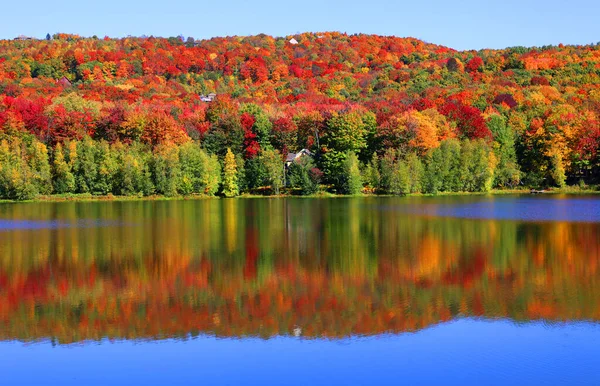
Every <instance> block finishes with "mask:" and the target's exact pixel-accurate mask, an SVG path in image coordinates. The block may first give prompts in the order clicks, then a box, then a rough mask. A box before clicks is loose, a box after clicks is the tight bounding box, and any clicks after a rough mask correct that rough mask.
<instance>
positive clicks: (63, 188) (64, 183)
mask: <svg viewBox="0 0 600 386" xmlns="http://www.w3.org/2000/svg"><path fill="white" fill-rule="evenodd" d="M52 181H53V185H54V191H55V192H56V193H59V194H64V193H73V192H74V191H75V177H74V176H73V173H71V167H70V166H69V164H68V163H67V162H66V161H65V157H64V154H63V147H62V145H61V144H60V143H58V144H57V145H56V147H55V148H54V160H53V161H52Z"/></svg>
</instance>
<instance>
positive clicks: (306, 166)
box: [287, 157, 319, 195]
mask: <svg viewBox="0 0 600 386" xmlns="http://www.w3.org/2000/svg"><path fill="white" fill-rule="evenodd" d="M287 179H288V183H289V186H290V187H291V188H294V189H299V190H300V193H301V194H302V195H309V194H315V193H317V192H318V191H319V181H318V178H317V173H316V170H315V164H314V162H313V161H312V159H311V158H310V157H302V158H300V159H299V160H298V161H296V162H292V164H291V165H290V166H289V168H288V172H287Z"/></svg>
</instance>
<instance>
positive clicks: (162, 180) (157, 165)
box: [132, 146, 193, 197]
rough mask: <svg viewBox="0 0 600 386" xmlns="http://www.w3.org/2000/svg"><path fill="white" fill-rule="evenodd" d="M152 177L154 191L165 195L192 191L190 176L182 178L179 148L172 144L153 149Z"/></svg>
mask: <svg viewBox="0 0 600 386" xmlns="http://www.w3.org/2000/svg"><path fill="white" fill-rule="evenodd" d="M132 166H134V165H132ZM152 177H153V180H154V182H155V188H156V192H157V193H159V194H163V195H165V196H167V197H169V196H176V195H177V193H179V192H181V193H182V194H191V193H192V192H193V181H192V177H190V176H186V178H185V179H184V178H182V172H181V169H180V164H179V149H177V148H176V147H174V146H159V147H158V148H156V149H155V152H154V156H153V159H152ZM132 190H133V188H132Z"/></svg>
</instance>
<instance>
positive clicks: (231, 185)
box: [223, 149, 239, 197]
mask: <svg viewBox="0 0 600 386" xmlns="http://www.w3.org/2000/svg"><path fill="white" fill-rule="evenodd" d="M238 194H239V187H238V181H237V167H236V164H235V156H234V155H233V153H232V152H231V149H227V154H226V155H225V160H224V166H223V195H224V196H225V197H235V196H237V195H238Z"/></svg>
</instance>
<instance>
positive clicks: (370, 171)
mask: <svg viewBox="0 0 600 386" xmlns="http://www.w3.org/2000/svg"><path fill="white" fill-rule="evenodd" d="M363 180H364V181H365V182H366V184H367V185H368V186H369V187H370V188H371V189H374V190H376V189H379V187H380V182H381V175H380V173H379V158H377V153H373V156H372V157H371V160H370V161H369V163H367V165H366V166H365V168H364V170H363Z"/></svg>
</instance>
